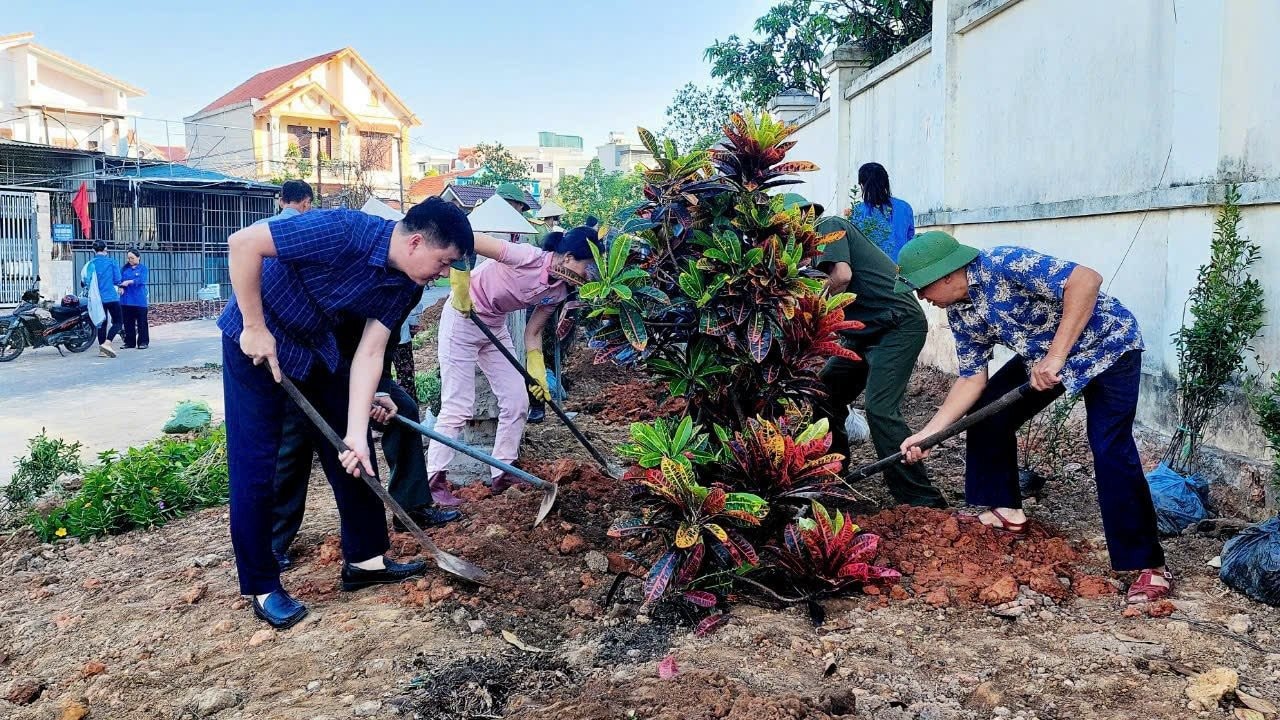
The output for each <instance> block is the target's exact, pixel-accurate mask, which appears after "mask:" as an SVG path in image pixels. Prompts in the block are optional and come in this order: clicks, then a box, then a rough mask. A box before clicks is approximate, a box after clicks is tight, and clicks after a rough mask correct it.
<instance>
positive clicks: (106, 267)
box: [80, 240, 121, 358]
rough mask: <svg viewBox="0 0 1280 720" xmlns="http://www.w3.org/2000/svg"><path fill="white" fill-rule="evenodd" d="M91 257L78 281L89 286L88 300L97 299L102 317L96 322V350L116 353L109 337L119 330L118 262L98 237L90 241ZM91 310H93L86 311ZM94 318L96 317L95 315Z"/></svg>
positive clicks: (111, 354) (101, 353) (108, 355)
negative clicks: (91, 245)
mask: <svg viewBox="0 0 1280 720" xmlns="http://www.w3.org/2000/svg"><path fill="white" fill-rule="evenodd" d="M93 252H94V256H93V259H92V260H90V261H89V262H88V263H86V264H85V266H84V270H83V271H81V274H80V282H81V284H83V285H84V286H85V287H87V288H89V298H90V303H93V302H94V301H98V302H100V303H101V308H102V312H101V313H100V317H102V320H101V321H99V322H98V354H99V355H101V356H102V357H110V358H113V357H115V356H116V350H115V348H113V347H111V341H112V340H115V339H116V336H117V335H119V334H120V326H121V319H120V292H119V291H118V290H117V288H118V286H119V285H120V266H119V265H116V263H115V261H114V260H112V259H111V256H110V255H107V244H106V243H105V242H103V241H102V240H94V241H93ZM95 294H96V297H95ZM90 314H93V313H90ZM94 320H97V318H96V317H95V318H94Z"/></svg>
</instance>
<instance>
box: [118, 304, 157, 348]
mask: <svg viewBox="0 0 1280 720" xmlns="http://www.w3.org/2000/svg"><path fill="white" fill-rule="evenodd" d="M121 311H122V312H123V313H124V346H125V347H138V346H139V345H150V344H151V330H150V328H148V327H147V306H146V305H124V306H122V307H121Z"/></svg>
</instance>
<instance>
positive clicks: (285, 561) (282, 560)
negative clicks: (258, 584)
mask: <svg viewBox="0 0 1280 720" xmlns="http://www.w3.org/2000/svg"><path fill="white" fill-rule="evenodd" d="M275 556H276V564H277V565H279V566H280V572H284V571H285V570H288V569H289V568H291V567H293V561H292V560H290V559H289V556H288V555H286V554H284V553H275Z"/></svg>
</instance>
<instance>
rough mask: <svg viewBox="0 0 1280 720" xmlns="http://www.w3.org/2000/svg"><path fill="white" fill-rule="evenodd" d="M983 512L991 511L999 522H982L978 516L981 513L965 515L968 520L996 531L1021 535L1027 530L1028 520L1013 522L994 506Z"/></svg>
mask: <svg viewBox="0 0 1280 720" xmlns="http://www.w3.org/2000/svg"><path fill="white" fill-rule="evenodd" d="M983 512H989V513H991V514H992V515H993V516H995V519H996V520H999V521H1000V524H999V525H989V524H987V523H984V522H982V518H981V517H980V515H981V514H982V513H978V515H969V516H967V517H968V519H969V520H971V521H973V522H976V523H978V524H979V525H981V526H983V527H985V528H991V529H992V530H995V531H996V532H1002V533H1009V534H1010V535H1022V534H1024V533H1025V532H1026V531H1027V522H1029V521H1026V520H1024V521H1022V522H1020V523H1016V522H1013V521H1012V520H1010V519H1009V518H1007V517H1005V516H1004V515H1002V514H1000V511H999V510H996V509H995V508H994V507H989V508H987V509H986V510H985V511H983Z"/></svg>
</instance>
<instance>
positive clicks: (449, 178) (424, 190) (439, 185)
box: [405, 168, 480, 203]
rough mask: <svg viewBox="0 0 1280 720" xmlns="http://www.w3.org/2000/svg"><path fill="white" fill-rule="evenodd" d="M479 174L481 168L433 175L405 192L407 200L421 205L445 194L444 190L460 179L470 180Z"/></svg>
mask: <svg viewBox="0 0 1280 720" xmlns="http://www.w3.org/2000/svg"><path fill="white" fill-rule="evenodd" d="M478 172H480V169H479V168H472V169H470V170H457V171H454V172H446V173H441V174H440V175H433V176H431V177H424V178H422V179H421V180H419V181H417V182H415V183H414V184H413V185H411V186H410V187H409V189H408V190H406V191H405V198H406V199H408V201H409V202H410V203H420V202H422V201H423V200H426V199H427V198H430V197H439V196H440V195H441V194H443V193H444V189H445V188H447V187H448V186H449V185H450V183H453V182H456V181H458V180H459V179H464V178H469V177H471V176H472V175H475V174H476V173H478Z"/></svg>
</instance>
